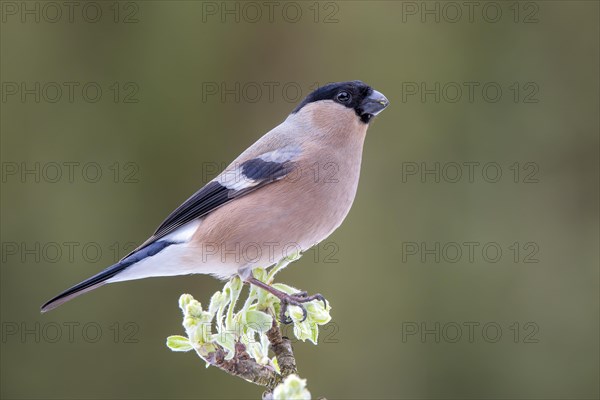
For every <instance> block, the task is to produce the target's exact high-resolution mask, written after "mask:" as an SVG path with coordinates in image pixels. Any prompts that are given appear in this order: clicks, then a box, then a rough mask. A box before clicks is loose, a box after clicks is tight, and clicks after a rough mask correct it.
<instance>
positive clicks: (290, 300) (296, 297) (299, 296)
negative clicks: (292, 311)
mask: <svg viewBox="0 0 600 400" xmlns="http://www.w3.org/2000/svg"><path fill="white" fill-rule="evenodd" d="M280 300H281V310H280V311H279V320H280V321H281V323H282V324H284V325H289V324H291V323H292V322H293V321H292V318H291V317H289V316H287V315H286V311H287V309H288V306H290V305H292V306H296V307H299V308H300V309H301V310H302V320H300V322H304V321H305V320H306V317H308V312H307V311H306V308H304V306H303V305H302V304H303V303H308V302H311V301H313V300H319V301H322V302H323V304H324V306H325V308H327V300H325V297H323V295H321V294H319V293H317V294H313V295H312V296H309V295H308V293H306V292H298V293H294V294H289V295H286V296H285V297H283V298H281V299H280Z"/></svg>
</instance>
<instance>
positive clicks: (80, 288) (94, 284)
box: [41, 262, 131, 313]
mask: <svg viewBox="0 0 600 400" xmlns="http://www.w3.org/2000/svg"><path fill="white" fill-rule="evenodd" d="M129 265H131V264H126V265H124V263H123V262H120V263H117V264H115V265H113V266H111V267H108V268H106V269H105V270H104V271H102V272H100V273H98V274H96V275H94V276H92V277H91V278H89V279H86V280H85V281H83V282H81V283H78V284H77V285H75V286H73V287H72V288H69V289H67V290H65V291H64V292H62V293H61V294H59V295H58V296H56V297H54V298H52V299H50V300H48V301H47V302H46V303H45V304H44V305H43V306H42V308H41V311H42V312H43V313H44V312H46V311H50V310H52V309H53V308H56V307H58V306H60V305H61V304H63V303H66V302H67V301H69V300H71V299H72V298H75V297H77V296H79V295H82V294H84V293H87V292H89V291H90V290H94V289H96V288H98V287H100V286H102V285H104V284H105V283H106V280H107V279H110V278H112V277H113V276H115V275H116V274H118V273H119V272H121V271H123V270H124V269H125V268H127V267H128V266H129Z"/></svg>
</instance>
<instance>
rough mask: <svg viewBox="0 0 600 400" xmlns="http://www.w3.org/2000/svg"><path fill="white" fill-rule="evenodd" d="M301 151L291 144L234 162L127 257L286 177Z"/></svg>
mask: <svg viewBox="0 0 600 400" xmlns="http://www.w3.org/2000/svg"><path fill="white" fill-rule="evenodd" d="M299 154H300V149H299V148H296V147H293V148H290V147H288V148H282V149H278V150H275V151H271V152H267V153H264V154H261V155H259V156H258V157H255V158H251V159H249V160H246V161H244V162H240V163H236V162H234V163H233V164H231V165H230V166H229V167H227V169H226V170H225V171H223V172H222V173H221V174H220V175H219V176H218V177H217V178H216V179H214V180H213V181H211V182H209V183H208V184H207V185H206V186H204V187H203V188H201V189H200V190H198V191H197V192H196V193H194V194H193V195H192V196H191V197H190V198H189V199H187V200H186V201H185V202H184V203H183V204H181V205H180V206H179V207H177V209H175V211H173V212H172V213H171V214H170V215H169V216H168V217H167V218H166V219H165V220H164V221H163V223H162V224H160V226H159V227H158V228H157V229H156V231H155V232H154V234H153V235H152V236H151V237H150V238H149V239H148V240H146V241H145V242H144V243H143V244H142V245H141V246H140V247H138V248H137V249H135V250H134V251H133V252H131V253H130V254H128V255H127V256H126V257H124V258H127V257H129V256H130V255H131V254H133V253H135V252H137V251H139V250H141V249H143V248H145V247H146V246H148V245H150V244H151V243H154V242H156V241H157V240H160V239H161V238H163V237H165V236H166V235H168V234H170V233H172V232H174V231H175V230H177V229H178V228H180V227H181V226H183V225H185V224H186V223H188V222H191V221H193V220H195V219H197V218H200V217H202V216H205V215H207V214H209V213H210V212H212V211H214V210H216V209H217V208H219V207H221V206H222V205H224V204H227V203H229V202H230V201H233V200H235V199H236V198H238V197H240V196H243V195H245V194H247V193H250V192H252V191H254V190H257V189H259V188H261V187H263V186H265V185H268V184H269V183H272V182H275V181H277V180H280V179H282V178H284V177H285V176H286V175H288V174H289V173H290V172H292V171H293V170H294V166H295V163H294V160H295V159H297V157H298V155H299Z"/></svg>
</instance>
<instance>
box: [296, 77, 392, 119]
mask: <svg viewBox="0 0 600 400" xmlns="http://www.w3.org/2000/svg"><path fill="white" fill-rule="evenodd" d="M321 100H332V101H335V102H336V103H339V104H341V105H343V106H345V107H348V108H351V109H353V110H354V111H355V112H356V114H357V115H358V116H359V117H360V119H361V121H363V122H365V123H367V122H369V121H370V120H371V118H372V117H373V116H374V115H376V114H377V113H379V112H380V111H381V110H383V109H384V108H385V107H387V105H388V104H389V101H388V100H387V99H386V98H385V96H383V95H382V94H381V93H379V92H377V91H375V90H373V88H371V87H370V86H369V85H367V84H366V83H363V82H361V81H348V82H336V83H330V84H328V85H325V86H322V87H320V88H318V89H316V90H315V91H314V92H312V93H311V94H309V95H308V96H306V98H305V99H304V100H303V101H302V102H301V103H300V104H298V106H297V107H296V108H295V109H294V111H292V114H295V113H297V112H298V111H300V110H301V109H302V107H304V106H305V105H307V104H309V103H313V102H316V101H321Z"/></svg>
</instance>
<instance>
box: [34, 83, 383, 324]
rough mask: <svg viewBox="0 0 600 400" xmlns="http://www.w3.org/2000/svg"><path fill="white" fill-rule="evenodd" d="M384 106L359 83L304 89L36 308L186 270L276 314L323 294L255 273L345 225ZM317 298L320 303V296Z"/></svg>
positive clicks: (379, 97)
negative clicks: (237, 286)
mask: <svg viewBox="0 0 600 400" xmlns="http://www.w3.org/2000/svg"><path fill="white" fill-rule="evenodd" d="M388 105H389V100H388V99H387V98H386V97H385V96H384V95H383V94H382V93H380V92H378V91H376V90H375V89H373V88H372V87H371V86H369V85H367V84H365V83H363V82H362V81H357V80H356V81H346V82H336V83H330V84H327V85H324V86H321V87H319V88H317V89H315V90H314V91H313V92H311V93H310V94H308V96H306V98H304V99H303V100H302V101H301V102H300V103H299V104H298V105H297V106H296V107H295V108H294V109H293V110H292V112H291V113H290V114H289V115H288V116H287V118H286V119H285V120H284V121H283V122H282V123H281V124H279V125H278V126H276V127H275V128H273V129H272V130H270V131H269V132H267V133H266V134H265V135H264V136H262V137H261V138H260V139H258V140H257V141H256V142H255V143H254V144H252V145H251V146H250V147H249V148H248V149H246V150H245V151H244V152H242V153H241V154H240V155H239V156H238V157H237V158H236V159H235V160H234V161H233V162H231V164H229V165H228V166H227V167H226V168H225V169H224V170H223V171H222V172H221V173H220V174H219V175H218V176H217V177H216V178H214V179H213V180H211V181H210V182H208V183H207V184H206V185H205V186H203V187H202V188H200V189H199V190H198V191H196V192H195V193H194V194H193V195H192V196H191V197H189V198H188V199H187V200H186V201H185V202H183V203H182V204H181V205H180V206H179V207H177V208H176V209H175V210H174V211H173V212H172V213H171V214H170V215H169V216H168V217H167V218H166V219H165V220H164V221H163V222H162V223H161V224H160V225H159V226H158V228H157V229H156V231H155V232H154V234H153V235H152V236H150V238H148V239H147V240H146V241H145V242H143V243H142V244H141V245H140V246H139V247H137V248H136V249H135V250H133V251H132V252H131V253H129V254H128V255H127V256H125V257H124V258H122V259H121V260H120V261H119V262H117V263H116V264H114V265H112V266H110V267H108V268H106V269H104V270H103V271H101V272H99V273H98V274H96V275H94V276H92V277H90V278H88V279H86V280H84V281H83V282H81V283H79V284H77V285H75V286H73V287H71V288H69V289H67V290H65V291H64V292H62V293H60V294H59V295H57V296H55V297H54V298H52V299H50V300H48V301H47V302H46V303H45V304H43V305H42V307H41V312H46V311H49V310H52V309H54V308H56V307H58V306H59V305H61V304H63V303H65V302H67V301H69V300H71V299H73V298H75V297H77V296H79V295H81V294H83V293H87V292H89V291H91V290H94V289H96V288H98V287H100V286H103V285H105V284H107V283H114V282H122V281H129V280H134V279H142V278H149V277H164V276H176V275H189V274H206V275H212V276H213V277H216V278H218V279H222V280H226V279H230V278H231V277H233V276H235V275H238V276H239V277H240V278H241V279H242V280H243V282H245V283H248V284H250V285H255V286H257V287H259V288H262V289H264V290H267V291H268V292H270V293H272V294H273V295H275V296H276V297H277V298H278V299H279V300H280V302H281V308H280V320H281V322H282V323H286V324H287V323H291V318H290V317H289V316H287V315H286V312H287V307H288V306H289V305H294V306H298V307H300V308H301V309H302V311H303V314H304V318H306V310H305V308H304V307H303V304H304V303H306V302H308V301H313V300H315V299H317V300H322V301H323V302H325V299H324V298H323V296H322V295H320V294H316V295H312V296H308V295H307V293H306V292H300V293H295V294H288V293H284V292H282V291H280V290H278V289H276V288H273V287H271V286H270V285H269V284H267V283H264V282H261V281H260V280H258V279H256V278H255V277H254V276H253V274H252V270H253V269H254V268H256V267H264V268H266V267H268V266H271V265H274V264H276V263H277V262H279V261H281V260H282V259H284V258H285V257H286V256H287V255H289V253H291V252H295V251H298V252H303V251H306V250H308V249H309V248H311V247H312V246H314V245H316V244H318V243H319V242H321V241H322V240H324V239H325V238H327V237H328V236H329V235H330V234H331V233H332V232H333V231H335V230H336V229H337V228H338V227H339V226H340V225H341V224H342V222H343V221H344V219H345V218H346V216H347V214H348V212H349V211H350V208H351V206H352V203H353V201H354V198H355V196H356V192H357V188H358V181H359V175H360V168H361V160H362V153H363V145H364V141H365V137H366V133H367V128H368V127H369V125H370V123H371V122H372V120H373V118H374V117H375V116H376V115H377V114H379V113H380V112H381V111H382V110H383V109H385V108H386V107H387V106H388ZM325 304H326V302H325Z"/></svg>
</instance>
